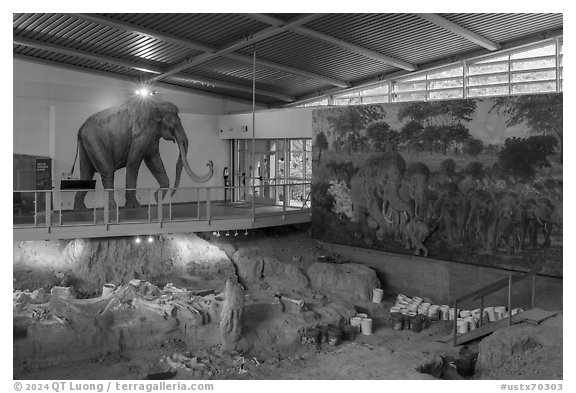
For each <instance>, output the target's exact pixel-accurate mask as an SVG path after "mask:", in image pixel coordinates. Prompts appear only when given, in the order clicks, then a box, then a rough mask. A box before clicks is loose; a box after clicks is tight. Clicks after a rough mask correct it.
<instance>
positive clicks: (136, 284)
mask: <svg viewBox="0 0 576 393" xmlns="http://www.w3.org/2000/svg"><path fill="white" fill-rule="evenodd" d="M140 284H142V280H139V279H137V278H133V279H132V280H130V285H132V286H134V287H136V288H138V287H139V286H140Z"/></svg>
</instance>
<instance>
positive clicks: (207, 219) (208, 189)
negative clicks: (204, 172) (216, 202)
mask: <svg viewBox="0 0 576 393" xmlns="http://www.w3.org/2000/svg"><path fill="white" fill-rule="evenodd" d="M206 221H210V187H206Z"/></svg>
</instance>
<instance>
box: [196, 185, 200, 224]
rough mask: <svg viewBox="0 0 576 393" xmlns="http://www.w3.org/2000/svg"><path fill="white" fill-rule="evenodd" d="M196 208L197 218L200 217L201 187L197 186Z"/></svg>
mask: <svg viewBox="0 0 576 393" xmlns="http://www.w3.org/2000/svg"><path fill="white" fill-rule="evenodd" d="M196 210H197V214H196V215H197V218H198V219H200V187H197V188H196Z"/></svg>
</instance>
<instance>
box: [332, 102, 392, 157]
mask: <svg viewBox="0 0 576 393" xmlns="http://www.w3.org/2000/svg"><path fill="white" fill-rule="evenodd" d="M384 116H386V112H385V111H384V108H383V107H382V106H380V105H369V106H347V107H342V108H336V109H334V110H332V111H330V117H329V118H328V122H329V124H330V128H331V129H332V130H333V137H334V141H333V142H332V146H333V148H334V149H335V150H337V151H338V150H340V149H341V148H342V147H344V146H346V147H347V148H348V149H349V150H350V151H358V150H361V149H362V148H363V147H364V145H365V143H366V141H367V140H366V138H365V137H363V135H361V134H360V132H361V131H362V130H363V129H365V128H366V126H367V125H368V124H370V123H371V122H373V121H375V120H378V119H380V118H382V117H384Z"/></svg>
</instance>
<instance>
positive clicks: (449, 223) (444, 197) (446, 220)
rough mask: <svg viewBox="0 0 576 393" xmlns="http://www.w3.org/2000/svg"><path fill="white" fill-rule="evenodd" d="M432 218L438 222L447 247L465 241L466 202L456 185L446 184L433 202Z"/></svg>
mask: <svg viewBox="0 0 576 393" xmlns="http://www.w3.org/2000/svg"><path fill="white" fill-rule="evenodd" d="M432 212H433V217H435V218H436V219H437V220H438V225H439V227H438V230H439V232H440V234H441V235H442V236H443V237H444V239H446V241H447V243H448V246H449V247H454V246H456V245H458V244H461V243H462V242H463V241H464V239H465V229H466V218H467V217H466V215H467V213H468V200H467V199H466V197H465V196H464V194H463V193H462V192H461V191H460V189H459V188H458V184H456V183H451V182H450V183H448V184H446V185H445V186H444V189H443V191H441V192H440V194H439V195H438V198H437V199H436V201H435V202H434V205H433V208H432Z"/></svg>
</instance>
